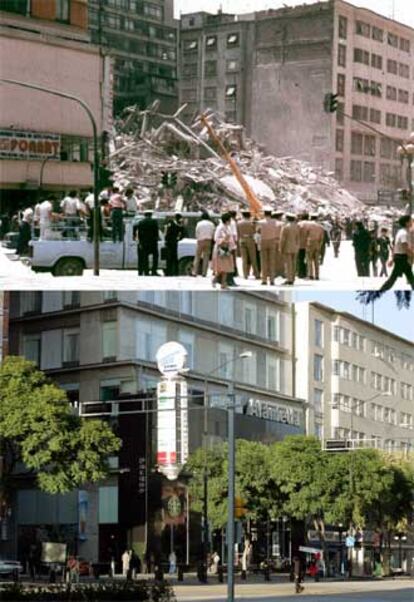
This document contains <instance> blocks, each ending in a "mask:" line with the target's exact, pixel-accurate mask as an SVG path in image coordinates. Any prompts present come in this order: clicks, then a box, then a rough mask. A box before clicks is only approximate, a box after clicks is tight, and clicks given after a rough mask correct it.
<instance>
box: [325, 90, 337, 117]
mask: <svg viewBox="0 0 414 602" xmlns="http://www.w3.org/2000/svg"><path fill="white" fill-rule="evenodd" d="M323 108H324V110H325V113H335V112H336V110H337V108H338V94H332V93H331V92H329V93H328V94H325V98H324V101H323Z"/></svg>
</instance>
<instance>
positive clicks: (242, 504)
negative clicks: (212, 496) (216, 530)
mask: <svg viewBox="0 0 414 602" xmlns="http://www.w3.org/2000/svg"><path fill="white" fill-rule="evenodd" d="M246 514H247V508H246V501H245V500H244V499H243V498H241V497H237V496H236V497H235V498H234V516H235V518H244V517H245V516H246Z"/></svg>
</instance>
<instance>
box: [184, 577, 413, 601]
mask: <svg viewBox="0 0 414 602" xmlns="http://www.w3.org/2000/svg"><path fill="white" fill-rule="evenodd" d="M304 585H305V591H304V592H303V593H302V594H300V595H298V594H295V593H294V585H293V583H290V582H289V583H280V582H273V583H272V582H270V583H255V584H249V583H243V584H242V583H238V584H237V585H236V589H235V600H236V602H237V601H243V602H273V601H276V600H277V602H290V601H292V600H298V599H299V600H302V601H303V602H356V601H360V602H413V600H414V588H413V581H412V580H408V579H407V580H389V581H388V580H370V581H335V582H329V581H328V582H326V581H321V582H319V583H315V582H313V581H312V582H308V581H307V582H305V584H304ZM174 589H175V594H176V596H177V602H213V601H214V602H226V600H227V596H226V586H225V584H223V585H221V584H220V585H218V584H213V585H198V586H195V585H187V586H186V585H179V586H178V585H177V586H176V587H175V588H174Z"/></svg>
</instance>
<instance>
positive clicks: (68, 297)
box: [63, 291, 80, 308]
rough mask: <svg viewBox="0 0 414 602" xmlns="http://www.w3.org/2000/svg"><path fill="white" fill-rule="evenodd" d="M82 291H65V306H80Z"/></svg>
mask: <svg viewBox="0 0 414 602" xmlns="http://www.w3.org/2000/svg"><path fill="white" fill-rule="evenodd" d="M79 305H80V291H63V307H64V308H69V307H79Z"/></svg>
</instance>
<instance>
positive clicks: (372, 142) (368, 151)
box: [364, 135, 376, 157]
mask: <svg viewBox="0 0 414 602" xmlns="http://www.w3.org/2000/svg"><path fill="white" fill-rule="evenodd" d="M375 152H376V138H375V136H369V135H365V136H364V155H368V156H370V157H375Z"/></svg>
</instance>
